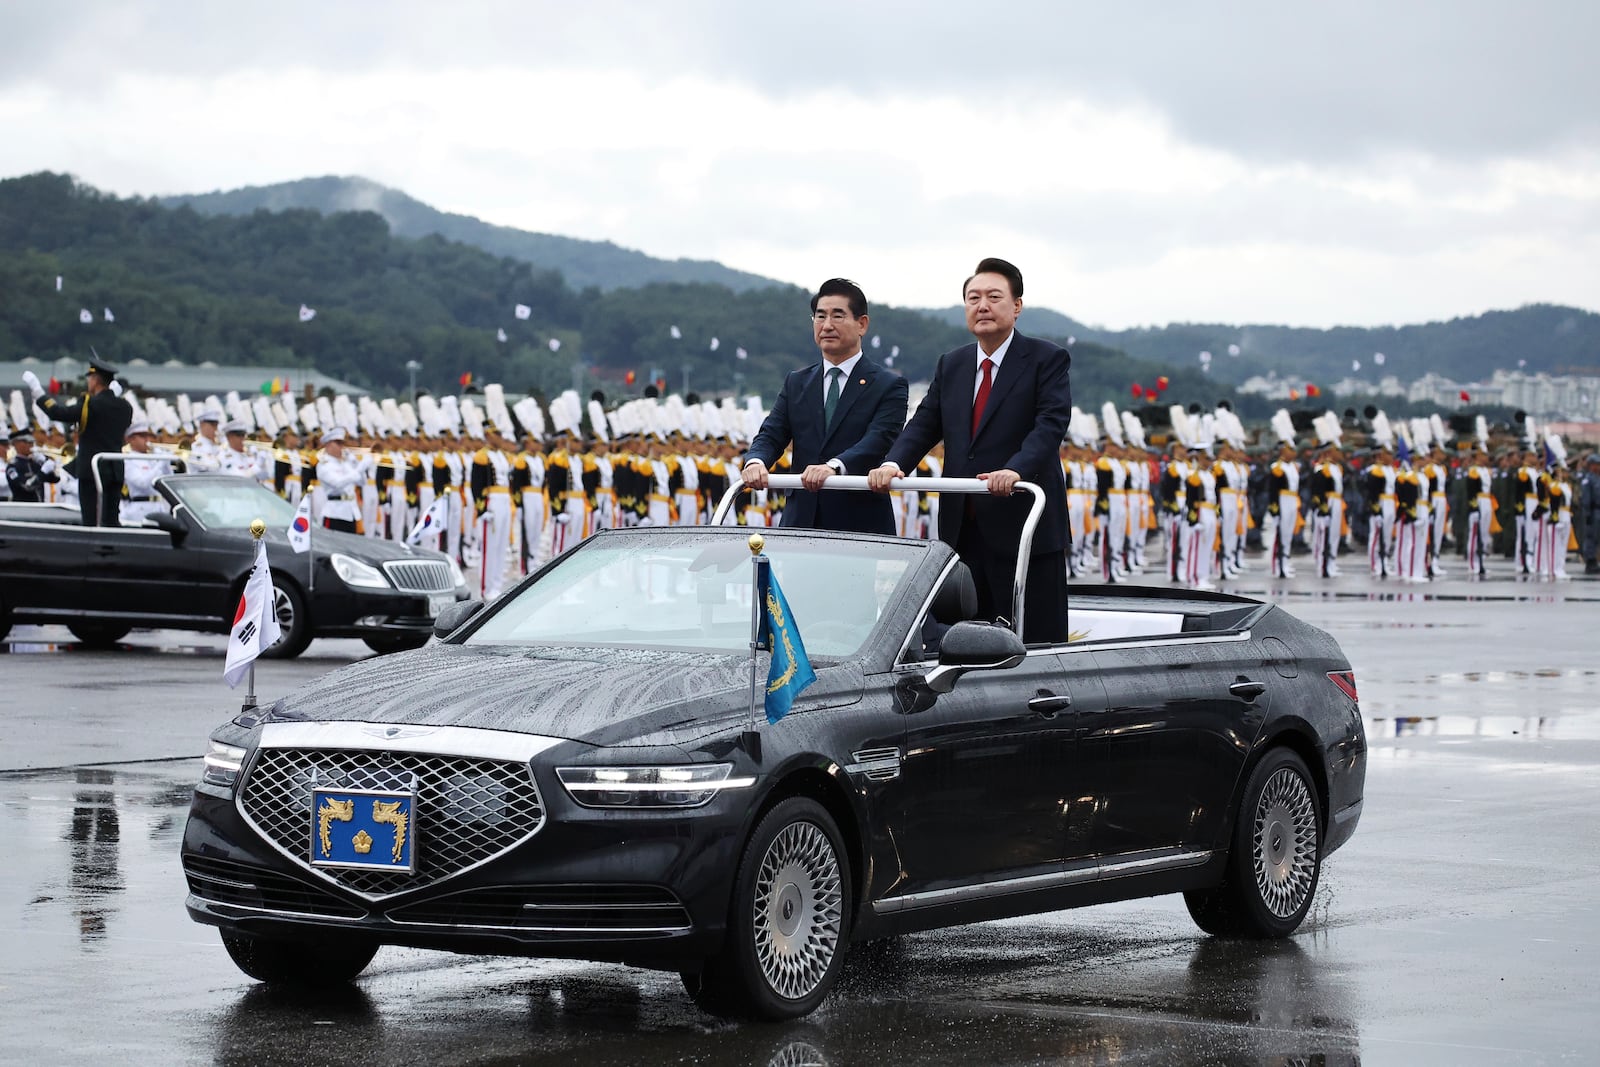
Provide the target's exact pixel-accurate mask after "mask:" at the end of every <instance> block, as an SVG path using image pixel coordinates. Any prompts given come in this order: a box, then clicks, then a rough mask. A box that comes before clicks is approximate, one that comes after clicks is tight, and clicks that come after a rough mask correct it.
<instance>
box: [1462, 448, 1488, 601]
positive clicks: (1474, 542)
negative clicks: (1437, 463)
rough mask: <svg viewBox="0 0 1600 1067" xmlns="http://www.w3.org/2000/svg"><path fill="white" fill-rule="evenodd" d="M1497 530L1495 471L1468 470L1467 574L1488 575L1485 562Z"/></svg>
mask: <svg viewBox="0 0 1600 1067" xmlns="http://www.w3.org/2000/svg"><path fill="white" fill-rule="evenodd" d="M1493 529H1494V468H1492V467H1490V466H1488V465H1487V464H1477V463H1475V464H1473V465H1472V466H1471V467H1469V468H1468V469H1467V572H1468V573H1469V574H1476V575H1478V576H1479V577H1482V576H1483V575H1485V574H1487V573H1488V568H1487V567H1486V566H1485V564H1484V561H1485V560H1486V559H1488V557H1489V542H1490V540H1491V538H1492V536H1493V535H1492V533H1491V531H1492V530H1493Z"/></svg>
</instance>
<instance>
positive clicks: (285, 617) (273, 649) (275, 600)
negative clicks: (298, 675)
mask: <svg viewBox="0 0 1600 1067" xmlns="http://www.w3.org/2000/svg"><path fill="white" fill-rule="evenodd" d="M272 610H273V611H275V612H277V613H278V630H279V635H278V640H277V642H276V643H274V644H272V645H270V646H268V647H267V648H264V649H262V650H261V658H262V659H294V658H295V657H296V656H298V655H299V654H300V653H302V652H304V651H305V650H306V646H307V645H309V644H311V612H310V610H309V609H307V607H306V598H305V596H304V594H302V593H301V592H300V589H299V587H298V586H296V585H295V584H294V583H293V582H290V581H289V580H288V579H286V578H284V577H283V576H282V575H280V574H277V573H274V574H273V576H272Z"/></svg>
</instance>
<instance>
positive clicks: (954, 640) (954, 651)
mask: <svg viewBox="0 0 1600 1067" xmlns="http://www.w3.org/2000/svg"><path fill="white" fill-rule="evenodd" d="M1027 654H1028V650H1027V648H1026V646H1024V645H1023V643H1022V638H1020V637H1018V636H1017V635H1016V633H1015V632H1014V631H1012V630H1009V629H1007V628H1006V627H1004V626H991V625H989V624H988V623H982V622H958V623H956V624H955V625H954V626H952V627H950V629H949V630H947V631H945V634H944V637H943V638H942V639H941V640H940V642H939V665H938V666H937V667H935V668H933V670H931V671H929V672H928V673H927V675H926V676H925V677H924V678H923V682H924V684H926V685H927V687H928V688H929V689H930V690H932V691H933V692H935V693H948V692H950V690H952V689H954V688H955V686H956V679H957V678H960V677H961V676H962V675H963V674H965V673H967V672H968V671H1000V670H1009V669H1010V668H1012V667H1015V666H1016V665H1017V664H1019V663H1021V662H1022V660H1023V657H1025V656H1026V655H1027Z"/></svg>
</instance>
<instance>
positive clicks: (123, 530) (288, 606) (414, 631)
mask: <svg viewBox="0 0 1600 1067" xmlns="http://www.w3.org/2000/svg"><path fill="white" fill-rule="evenodd" d="M156 489H157V491H158V492H159V493H160V494H161V497H162V499H164V500H165V501H166V502H167V504H168V505H169V508H170V511H164V512H161V513H159V514H155V515H151V516H150V517H148V518H147V519H146V520H145V522H144V524H143V525H140V526H125V527H105V526H87V527H86V526H83V525H82V524H81V522H80V519H79V514H78V509H77V508H76V507H70V506H64V505H59V504H18V503H0V634H3V633H4V632H5V631H6V630H7V629H9V628H10V626H11V625H12V624H13V623H57V624H64V625H66V626H67V627H69V628H70V629H71V630H72V632H73V633H74V634H75V635H77V636H78V637H79V638H80V639H81V640H84V641H86V642H89V643H94V644H105V643H109V642H113V641H116V640H118V639H119V638H121V637H122V636H123V635H124V634H126V633H127V632H128V631H129V630H130V629H133V628H134V627H160V628H166V629H181V630H203V631H212V632H218V633H227V632H228V629H229V627H230V626H232V624H233V619H234V612H235V610H236V609H237V607H238V605H239V595H240V593H241V591H242V590H243V588H244V580H245V577H246V576H247V575H248V574H249V572H250V565H251V562H252V560H253V559H254V552H255V549H254V546H253V539H252V536H251V533H250V529H249V526H250V522H251V520H252V519H255V518H260V519H262V520H263V521H264V522H265V523H266V533H265V535H264V539H265V541H266V544H267V558H268V560H269V562H270V564H271V567H272V582H273V601H274V609H275V610H276V612H277V614H278V621H279V627H280V630H281V631H282V637H281V638H280V639H279V641H278V642H277V644H276V645H274V646H273V647H272V648H271V649H269V650H268V651H267V652H266V653H265V654H267V655H273V656H295V655H298V654H299V653H300V652H302V651H303V650H304V649H305V647H306V645H307V644H309V643H310V641H311V639H312V638H313V637H360V638H364V639H366V641H367V643H368V644H369V645H371V646H372V647H373V648H375V649H378V650H380V651H395V650H399V649H402V648H417V647H420V646H421V645H423V644H426V643H427V640H428V638H429V637H430V636H431V634H432V630H433V620H434V619H435V618H436V617H437V616H438V614H439V612H440V611H441V610H442V609H443V608H444V607H446V606H448V605H449V604H453V603H455V602H456V601H457V600H458V599H466V597H467V595H468V594H467V588H466V583H465V581H464V580H463V579H462V577H461V572H460V570H459V569H458V568H457V567H455V566H454V565H453V564H452V563H451V561H450V560H449V559H448V558H446V557H445V556H443V555H441V554H440V553H437V552H430V551H427V550H423V549H413V548H409V547H407V546H405V545H397V544H394V543H393V542H389V541H382V540H377V539H373V538H367V537H359V536H357V535H355V534H346V533H339V532H336V531H332V530H315V531H313V534H312V540H311V546H310V549H309V551H306V552H301V553H297V552H295V551H293V550H292V549H291V547H290V545H289V540H288V534H287V532H286V531H287V530H288V527H289V524H290V523H291V522H292V521H293V519H294V508H293V507H291V506H290V505H289V504H288V503H287V502H286V501H284V500H283V499H282V498H280V497H278V496H277V495H276V494H274V493H272V492H269V491H268V490H266V489H264V488H262V487H261V486H260V485H258V484H256V483H255V482H253V481H250V480H249V479H245V478H239V477H235V476H233V475H223V474H173V475H168V476H167V477H165V478H161V479H159V480H158V481H157V483H156Z"/></svg>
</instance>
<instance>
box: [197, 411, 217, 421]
mask: <svg viewBox="0 0 1600 1067" xmlns="http://www.w3.org/2000/svg"><path fill="white" fill-rule="evenodd" d="M200 421H201V422H221V421H222V409H221V408H206V409H205V410H204V411H202V412H201V413H200Z"/></svg>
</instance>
